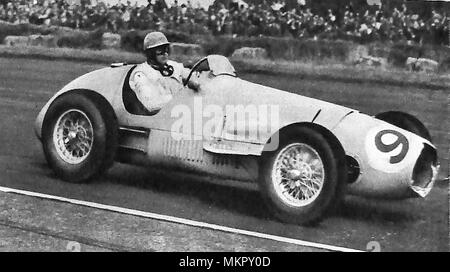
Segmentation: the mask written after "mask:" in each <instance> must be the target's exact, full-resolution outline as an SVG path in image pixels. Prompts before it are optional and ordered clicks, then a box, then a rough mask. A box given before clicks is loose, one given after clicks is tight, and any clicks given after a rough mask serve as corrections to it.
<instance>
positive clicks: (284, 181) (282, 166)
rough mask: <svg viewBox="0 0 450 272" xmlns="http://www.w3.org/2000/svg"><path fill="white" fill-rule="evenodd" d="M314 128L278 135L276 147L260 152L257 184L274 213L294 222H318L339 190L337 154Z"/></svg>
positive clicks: (334, 200) (334, 201)
mask: <svg viewBox="0 0 450 272" xmlns="http://www.w3.org/2000/svg"><path fill="white" fill-rule="evenodd" d="M336 153H337V152H336V151H335V150H333V148H332V146H331V145H330V144H329V143H328V141H327V139H326V138H325V137H324V136H323V135H322V134H320V133H319V132H317V131H316V130H314V129H311V128H307V127H301V128H298V129H296V130H295V132H294V133H290V134H289V135H281V136H280V146H279V148H278V149H277V150H276V151H274V152H270V153H265V154H263V157H262V162H261V164H260V178H259V180H260V187H261V191H262V193H263V196H264V199H265V201H266V204H267V206H268V207H269V209H271V210H272V212H273V213H274V214H275V216H276V217H278V218H279V219H281V220H282V221H285V222H290V223H295V224H313V223H317V222H319V221H320V220H321V219H322V218H323V216H324V215H325V214H326V212H327V211H328V210H330V208H331V207H333V206H334V205H335V204H337V201H338V200H339V199H340V196H339V194H340V193H342V190H340V186H342V184H339V182H340V180H339V177H340V175H339V171H345V169H338V168H339V167H338V159H339V154H336Z"/></svg>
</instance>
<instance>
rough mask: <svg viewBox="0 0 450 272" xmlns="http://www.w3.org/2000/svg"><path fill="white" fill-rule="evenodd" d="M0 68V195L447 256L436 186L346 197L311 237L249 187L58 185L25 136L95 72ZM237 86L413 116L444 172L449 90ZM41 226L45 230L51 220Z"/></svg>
mask: <svg viewBox="0 0 450 272" xmlns="http://www.w3.org/2000/svg"><path fill="white" fill-rule="evenodd" d="M0 67H1V69H0V117H1V118H0V140H1V146H0V186H5V187H11V188H16V189H22V190H28V191H34V192H40V193H46V194H51V195H57V196H62V197H68V198H72V199H80V200H85V201H91V202H97V203H102V204H108V205H114V206H120V207H125V208H131V209H137V210H142V211H148V212H153V213H159V214H164V215H170V216H177V217H181V218H187V219H192V220H197V221H202V222H207V223H212V224H217V225H223V226H228V227H233V228H239V229H245V230H251V231H257V232H262V233H267V234H273V235H279V236H284V237H290V238H296V239H301V240H306V241H313V242H319V243H324V244H330V245H337V246H343V247H348V248H355V249H361V250H366V247H367V244H368V243H369V242H371V241H376V242H378V243H379V244H380V246H381V250H383V251H392V250H395V251H412V250H414V251H448V249H449V241H448V186H447V185H448V184H447V183H445V182H438V184H437V185H436V187H435V188H434V189H433V190H432V192H431V193H430V195H429V196H428V197H427V198H426V199H411V200H405V201H381V200H367V199H362V198H358V197H352V196H349V197H347V198H346V199H345V202H344V205H343V207H342V208H341V210H340V211H338V212H337V213H336V214H333V215H332V216H331V217H330V218H328V219H326V220H325V221H324V222H323V223H321V224H320V225H318V226H315V227H300V226H296V225H289V224H283V223H281V222H278V221H277V220H275V219H274V218H272V217H271V215H270V214H268V212H267V211H266V209H265V207H264V206H263V205H262V204H260V203H262V200H261V198H260V196H259V193H258V191H257V190H256V188H255V186H252V185H248V184H240V183H237V182H233V181H218V180H208V179H205V178H196V177H192V176H185V175H179V174H173V173H169V172H164V171H155V170H152V169H144V168H138V167H134V166H128V165H123V164H115V166H114V167H113V168H112V169H111V170H110V171H109V172H108V173H107V174H106V175H105V176H103V177H101V178H99V179H98V180H96V181H95V182H94V183H92V184H83V185H75V184H68V183H64V182H62V181H60V180H58V179H57V178H56V177H55V176H54V175H53V173H52V171H51V170H50V169H49V168H48V166H47V164H46V162H45V159H44V156H43V153H42V149H41V146H40V143H39V142H38V140H37V139H36V138H35V136H34V132H33V122H34V119H35V117H36V115H37V113H38V111H39V110H40V108H41V107H42V106H43V105H44V103H45V102H46V101H47V100H48V99H49V98H50V96H51V95H52V94H53V93H54V92H55V91H56V90H58V89H59V88H60V87H62V86H63V85H64V84H65V83H67V82H68V81H70V80H71V79H73V78H75V77H77V76H79V75H81V74H84V73H86V72H88V71H91V70H94V69H96V68H98V67H101V66H100V65H95V64H83V63H77V62H67V61H45V60H33V59H30V60H27V59H11V58H0ZM243 77H244V78H247V79H251V80H252V81H255V82H260V83H263V84H267V85H272V86H275V87H279V88H283V89H291V90H292V89H294V90H295V89H299V85H300V84H301V86H302V89H303V90H304V93H305V94H307V95H310V96H313V97H317V98H320V99H324V100H328V101H331V102H336V103H340V104H344V105H346V106H350V107H353V108H357V109H359V110H362V111H364V112H367V113H371V114H374V113H376V112H378V111H382V110H389V109H390V110H392V109H400V110H402V109H403V110H409V112H411V111H412V113H413V114H415V115H416V116H419V117H421V119H422V120H424V121H425V124H426V125H427V127H429V128H430V130H431V134H432V136H433V139H434V140H435V142H436V145H437V146H438V148H439V154H440V157H441V158H443V159H444V160H443V164H448V128H449V126H448V120H447V118H448V102H449V91H448V90H420V89H414V88H408V89H407V90H406V89H404V88H400V87H395V88H390V87H388V86H384V85H380V86H378V85H373V84H371V85H364V84H351V83H336V82H329V81H317V80H315V81H309V80H307V79H296V80H289V81H288V80H282V79H277V78H271V77H268V76H264V77H261V76H258V75H252V74H245V75H243ZM422 117H423V118H422ZM441 161H442V160H441ZM443 169H444V170H443V172H441V174H440V177H441V178H442V177H446V176H447V175H448V172H447V171H448V166H447V167H446V166H445V165H444V167H443ZM55 205H56V204H55ZM2 206H3V205H2ZM2 208H4V207H2ZM17 209H20V207H17ZM58 216H64V215H61V214H59V215H58ZM48 220H49V224H50V221H51V220H52V219H51V217H50V218H49V219H48ZM93 220H95V219H93ZM41 224H45V222H44V223H42V222H41ZM74 228H77V226H74ZM187 235H189V234H187ZM217 235H221V234H220V232H219V233H218V234H217ZM186 239H189V236H188V237H186ZM192 239H196V240H198V239H200V240H201V239H202V238H198V237H195V238H194V237H193V238H192ZM199 243H200V244H201V241H199ZM206 244H207V241H206V240H205V245H206ZM279 247H280V248H281V247H283V245H282V244H280V245H279ZM203 249H204V250H208V247H207V246H205V247H204V248H203Z"/></svg>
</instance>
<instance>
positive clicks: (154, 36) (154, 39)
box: [144, 31, 170, 51]
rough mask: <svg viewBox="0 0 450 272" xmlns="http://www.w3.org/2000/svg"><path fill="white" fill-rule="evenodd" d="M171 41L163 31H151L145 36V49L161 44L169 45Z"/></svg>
mask: <svg viewBox="0 0 450 272" xmlns="http://www.w3.org/2000/svg"><path fill="white" fill-rule="evenodd" d="M169 44H170V43H169V41H168V40H167V38H166V36H165V35H164V34H163V33H162V32H158V31H155V32H150V33H148V34H147V35H146V36H145V38H144V51H145V50H147V49H152V48H156V47H158V46H161V45H169Z"/></svg>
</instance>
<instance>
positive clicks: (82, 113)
mask: <svg viewBox="0 0 450 272" xmlns="http://www.w3.org/2000/svg"><path fill="white" fill-rule="evenodd" d="M108 110H109V109H107V108H105V107H102V103H99V101H98V99H95V98H94V97H91V96H88V95H85V94H81V93H69V94H65V95H62V96H61V97H59V98H57V99H56V100H55V101H54V102H53V103H52V104H51V105H50V107H49V109H48V111H47V115H46V117H45V119H44V123H43V127H42V143H43V148H44V153H45V157H46V159H47V162H48V163H49V165H50V166H51V168H52V169H53V170H54V171H55V173H56V174H57V175H58V176H59V177H61V178H62V179H64V180H66V181H69V182H77V183H79V182H86V181H89V180H90V179H92V178H93V177H94V176H96V175H98V174H101V173H102V172H104V171H105V170H107V169H108V168H109V166H111V164H112V162H113V159H114V155H115V151H116V148H117V137H118V136H117V129H118V128H117V121H116V119H115V117H114V115H113V113H111V112H108Z"/></svg>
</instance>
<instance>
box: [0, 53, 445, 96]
mask: <svg viewBox="0 0 450 272" xmlns="http://www.w3.org/2000/svg"><path fill="white" fill-rule="evenodd" d="M0 56H1V57H13V58H38V59H50V60H54V59H62V60H70V61H81V62H91V63H102V64H110V63H114V62H127V63H140V62H142V61H144V57H143V55H141V54H139V53H131V52H125V51H117V50H89V49H71V48H44V47H32V46H29V47H10V46H5V45H0ZM200 57H201V56H173V58H174V59H175V60H177V61H180V62H183V63H185V64H186V63H193V62H195V61H196V60H198V59H199V58H200ZM231 62H232V63H233V65H234V66H235V68H236V70H237V71H238V72H245V73H249V72H251V73H258V74H277V75H290V76H292V75H293V76H298V77H304V78H309V79H311V78H312V79H317V80H330V81H340V82H351V83H353V82H354V83H376V84H386V85H395V86H405V87H407V86H415V87H421V88H427V89H450V74H437V73H416V72H409V71H405V70H400V69H396V68H393V67H390V68H387V69H386V70H383V69H378V68H373V67H364V66H350V65H344V64H340V63H338V62H336V61H332V60H330V62H328V63H326V62H325V61H322V62H321V63H313V62H309V63H304V62H292V61H280V60H277V61H271V60H242V59H233V58H231Z"/></svg>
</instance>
